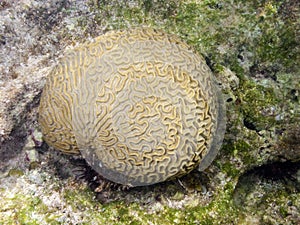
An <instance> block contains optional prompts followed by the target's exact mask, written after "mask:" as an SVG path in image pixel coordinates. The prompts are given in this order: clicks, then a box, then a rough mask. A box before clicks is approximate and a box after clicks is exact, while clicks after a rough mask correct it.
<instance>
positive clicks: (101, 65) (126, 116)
mask: <svg viewBox="0 0 300 225" xmlns="http://www.w3.org/2000/svg"><path fill="white" fill-rule="evenodd" d="M39 122H40V125H41V129H42V133H43V135H44V139H45V141H46V142H47V143H48V144H49V145H52V146H53V147H55V148H56V149H59V150H61V151H63V152H65V153H74V154H79V153H80V154H82V156H83V157H84V158H85V160H86V161H87V162H88V163H89V164H90V165H91V167H92V168H93V169H94V170H95V171H97V172H98V173H99V174H101V175H102V176H104V177H105V178H107V179H109V180H111V181H114V182H116V183H121V184H125V185H129V186H142V185H149V184H154V183H157V182H162V181H165V180H169V179H172V178H175V177H180V176H182V175H184V174H186V173H188V172H190V171H191V170H193V169H194V168H196V167H197V166H199V169H200V170H204V169H205V168H206V167H207V166H208V165H209V164H210V163H211V161H212V160H213V158H214V157H215V155H216V154H217V152H218V149H219V147H220V145H221V142H222V139H223V135H224V130H225V129H224V128H225V121H224V108H223V104H222V99H221V97H220V92H219V91H218V88H217V87H216V85H215V83H214V79H213V75H212V73H211V71H210V70H209V68H208V66H207V65H206V63H205V61H204V59H203V58H202V57H200V56H199V55H197V54H196V53H195V52H194V51H193V49H192V48H191V47H189V46H188V45H187V44H185V43H184V42H182V41H181V40H180V39H179V38H178V37H176V36H174V35H169V34H166V33H163V32H161V31H157V30H153V29H149V28H137V29H131V30H127V31H113V32H108V33H106V34H105V35H102V36H100V37H98V38H96V39H95V40H94V41H93V42H89V43H85V44H82V45H80V46H78V47H77V48H75V49H74V50H72V51H71V52H69V53H68V54H67V55H66V56H65V57H64V58H63V59H61V61H60V63H59V64H58V65H57V66H56V67H55V68H54V70H53V71H52V73H51V74H50V76H49V77H48V79H47V82H46V85H45V87H44V90H43V94H42V97H41V103H40V110H39Z"/></svg>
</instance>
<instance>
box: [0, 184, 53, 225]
mask: <svg viewBox="0 0 300 225" xmlns="http://www.w3.org/2000/svg"><path fill="white" fill-rule="evenodd" d="M0 196H1V202H0V224H37V225H38V224H41V221H49V222H50V221H51V220H52V219H53V215H51V212H50V211H49V210H48V207H47V206H46V205H45V204H43V202H42V201H41V199H40V198H38V197H33V196H30V195H24V194H22V193H20V194H15V195H11V196H9V195H5V196H4V191H3V190H0Z"/></svg>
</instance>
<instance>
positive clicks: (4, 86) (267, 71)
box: [0, 0, 300, 225]
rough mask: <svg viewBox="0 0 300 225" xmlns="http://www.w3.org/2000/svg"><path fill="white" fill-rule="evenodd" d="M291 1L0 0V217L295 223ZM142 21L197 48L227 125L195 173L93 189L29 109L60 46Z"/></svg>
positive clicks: (298, 171)
mask: <svg viewBox="0 0 300 225" xmlns="http://www.w3.org/2000/svg"><path fill="white" fill-rule="evenodd" d="M299 15H300V13H299V2H298V1H293V0H289V1H283V0H277V1H275V0H269V1H247V2H245V1H241V0H235V1H234V0H225V1H215V0H207V1H197V0H194V1H192V0H189V1H171V0H170V1H162V0H156V1H148V0H132V1H122V0H113V1H98V0H90V1H88V0H86V1H85V0H78V1H72V0H54V1H50V0H1V1H0V224H160V225H162V224H300V193H299V191H300V161H299V159H300V106H299V105H300V104H299V98H300V97H299V92H300V73H299V71H300V69H299V62H300V58H299V55H300V54H299V53H300V51H299V43H300V40H299V39H300V34H299V28H300V26H299V25H300V24H299ZM137 26H147V27H152V28H157V29H161V30H164V31H166V32H169V33H174V34H176V35H178V36H180V37H181V38H182V39H183V40H184V41H186V42H187V43H188V44H190V45H191V46H193V47H194V48H195V49H196V51H198V52H199V54H202V55H203V56H204V57H205V59H206V61H207V63H208V65H209V66H210V68H211V69H212V71H213V72H214V74H215V75H216V77H217V79H218V81H219V84H220V87H221V88H222V91H223V93H224V98H225V100H226V108H227V130H226V134H225V138H224V141H223V145H222V148H221V150H220V152H219V154H218V156H217V158H216V160H214V162H213V163H212V165H211V166H210V167H209V168H208V169H206V170H205V171H204V172H201V173H200V172H198V171H194V172H192V173H191V174H189V175H187V176H185V177H182V178H180V179H177V180H174V181H170V182H165V183H161V184H157V185H153V186H146V187H138V188H133V189H129V190H123V189H121V188H115V187H107V188H106V190H105V191H104V192H101V193H95V192H93V191H92V190H93V187H92V185H91V182H89V178H87V177H84V176H83V177H82V174H84V173H83V172H82V171H84V170H86V168H85V167H83V166H82V165H81V163H80V159H77V158H75V159H74V157H72V156H66V155H63V154H61V153H59V152H57V151H55V150H53V149H52V148H49V147H48V146H46V145H39V144H38V142H41V141H42V136H41V133H40V130H39V125H38V123H37V109H38V104H39V99H40V94H41V91H42V88H43V85H44V83H45V78H46V76H47V75H48V74H49V73H50V71H51V69H52V68H53V66H55V64H56V62H57V60H58V59H59V57H61V56H62V55H63V54H64V52H65V51H66V49H70V48H73V47H74V46H76V45H77V44H78V43H82V42H84V41H86V40H90V39H92V38H93V37H96V36H98V35H101V34H103V33H105V32H107V31H109V30H114V29H126V28H129V27H137Z"/></svg>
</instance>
